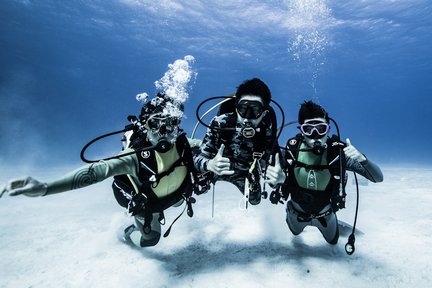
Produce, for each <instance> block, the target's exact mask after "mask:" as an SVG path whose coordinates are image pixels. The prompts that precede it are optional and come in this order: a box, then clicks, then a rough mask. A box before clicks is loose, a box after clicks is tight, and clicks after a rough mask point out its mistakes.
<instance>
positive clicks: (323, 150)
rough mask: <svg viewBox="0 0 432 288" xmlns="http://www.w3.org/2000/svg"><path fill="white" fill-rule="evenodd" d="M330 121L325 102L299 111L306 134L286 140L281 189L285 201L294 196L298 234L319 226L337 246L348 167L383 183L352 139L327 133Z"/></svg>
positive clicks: (290, 219)
mask: <svg viewBox="0 0 432 288" xmlns="http://www.w3.org/2000/svg"><path fill="white" fill-rule="evenodd" d="M329 119H330V118H329V116H328V114H327V112H326V111H325V110H324V108H323V107H321V106H320V105H318V104H316V103H314V102H312V101H308V102H304V103H303V104H302V105H301V107H300V111H299V115H298V122H299V124H300V126H299V127H298V128H299V129H300V131H301V133H300V134H297V135H296V137H294V138H291V139H289V140H288V142H287V144H286V151H285V153H284V158H285V164H286V172H287V177H286V181H285V183H284V185H282V188H281V192H282V197H283V198H284V199H285V200H288V197H289V200H288V202H287V207H286V213H287V214H286V222H287V224H288V227H289V229H290V230H291V232H292V233H293V234H294V235H298V234H300V233H301V232H302V231H303V229H304V228H305V227H306V226H308V225H310V226H315V227H317V228H318V229H319V231H320V232H321V233H322V235H323V236H324V239H325V240H326V241H327V242H328V243H330V244H336V243H337V241H338V238H339V230H338V222H337V217H336V211H337V210H338V209H340V208H343V207H344V204H345V199H344V197H345V195H343V196H342V198H343V199H342V198H341V197H338V195H340V193H339V192H340V190H341V189H344V188H343V187H342V186H344V185H345V184H346V183H343V181H341V179H342V180H344V179H345V171H346V170H350V171H353V172H356V173H358V174H360V175H362V176H364V177H366V178H367V179H368V180H370V181H372V182H381V181H383V175H382V173H381V170H380V168H379V167H378V166H376V165H375V164H374V163H373V162H372V161H370V160H369V159H367V158H366V156H364V155H363V154H361V153H360V152H359V151H358V150H357V149H356V148H355V147H354V146H352V145H351V143H350V142H349V139H347V144H345V143H343V142H341V141H340V140H339V138H338V137H337V136H336V135H333V136H331V137H329V136H328V132H329V129H330V126H329ZM342 151H343V152H342ZM341 166H342V167H341ZM341 183H343V184H342V185H341ZM343 191H344V190H343ZM272 196H273V197H270V200H272V202H273V203H275V204H276V203H277V202H278V201H279V199H280V197H279V196H277V195H276V196H277V197H274V196H275V195H272Z"/></svg>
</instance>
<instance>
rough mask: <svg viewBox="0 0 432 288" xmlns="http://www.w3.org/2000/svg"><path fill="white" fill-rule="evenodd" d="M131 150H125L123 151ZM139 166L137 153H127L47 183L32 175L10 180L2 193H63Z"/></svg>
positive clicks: (133, 169) (130, 171)
mask: <svg viewBox="0 0 432 288" xmlns="http://www.w3.org/2000/svg"><path fill="white" fill-rule="evenodd" d="M130 151H131V150H125V151H123V153H127V152H130ZM137 167H138V160H137V157H136V154H132V155H127V156H124V157H120V158H118V159H111V160H107V161H99V162H96V163H93V164H89V165H85V166H83V167H81V168H78V169H76V170H74V171H72V172H69V173H67V174H66V175H64V176H63V177H60V178H58V179H55V180H53V181H50V182H47V183H45V182H40V181H38V180H36V179H34V178H32V177H25V178H22V179H17V180H12V181H9V183H8V185H7V186H6V187H5V188H4V190H3V191H2V192H1V195H3V194H5V193H8V194H9V195H10V196H17V195H21V194H24V195H26V196H30V197H36V196H45V195H51V194H56V193H61V192H65V191H70V190H75V189H79V188H82V187H86V186H89V185H92V184H95V183H98V182H101V181H103V180H105V179H106V178H109V177H111V176H115V175H121V174H135V173H136V171H137Z"/></svg>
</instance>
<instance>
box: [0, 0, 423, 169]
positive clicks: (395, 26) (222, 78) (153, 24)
mask: <svg viewBox="0 0 432 288" xmlns="http://www.w3.org/2000/svg"><path fill="white" fill-rule="evenodd" d="M431 13H432V3H431V2H430V1H426V0H424V1H422V0H413V1H395V0H384V1H372V0H369V1H358V0H352V1H324V0H316V1H312V0H291V1H288V0H285V1H283V0H274V1H253V0H241V1H150V0H138V1H132V0H107V1H102V0H88V1H54V0H44V1H31V0H3V1H1V3H0V135H1V137H0V147H1V153H0V161H1V164H2V165H7V166H9V167H11V166H10V165H14V167H23V166H35V167H45V166H47V167H49V166H61V165H66V164H67V165H69V164H70V165H72V166H73V165H75V166H76V165H81V160H80V159H79V152H80V150H81V148H82V147H83V146H84V145H85V144H86V143H87V142H88V141H90V140H91V139H93V138H95V137H96V136H99V135H101V134H103V133H107V132H111V131H115V130H120V129H122V128H123V127H124V126H125V125H126V124H128V123H127V119H126V117H127V116H128V115H130V114H134V115H137V114H138V113H139V110H140V105H141V104H140V103H139V102H137V100H136V99H135V96H136V95H137V94H139V93H143V92H146V93H148V94H149V95H150V96H153V95H154V94H155V93H157V89H156V87H155V81H157V80H158V79H160V78H161V77H162V76H163V75H164V73H165V72H166V71H167V70H168V65H169V64H170V63H173V62H174V61H175V60H177V59H183V58H184V57H185V56H187V55H191V56H193V58H194V59H195V60H194V61H193V71H194V73H195V78H194V79H193V81H191V82H190V83H189V84H190V85H189V86H188V93H189V98H188V100H187V102H186V109H185V116H186V118H185V119H184V121H183V128H184V130H185V131H186V132H187V133H188V135H190V134H191V132H192V129H193V126H194V125H195V123H196V116H195V109H196V107H197V106H198V104H199V103H200V102H201V101H202V100H205V99H207V98H209V97H212V96H219V95H228V94H230V93H233V92H234V91H235V89H236V87H237V86H238V85H239V84H240V83H241V82H242V81H244V80H246V79H250V78H252V77H258V78H261V79H262V80H263V81H265V82H266V83H267V84H268V86H269V87H270V89H271V91H272V94H273V99H274V100H276V101H277V102H278V103H280V105H282V107H283V109H284V112H285V117H286V122H288V121H292V120H296V119H297V111H298V108H299V105H300V103H301V102H303V101H304V100H309V99H312V100H314V101H317V102H318V103H320V104H321V105H323V106H324V107H325V108H326V109H327V111H328V112H329V114H330V117H332V118H334V119H335V120H336V121H337V123H338V124H339V128H340V131H341V136H342V139H345V138H347V137H348V138H350V139H351V142H352V144H353V145H354V146H355V147H357V148H358V149H359V150H360V151H361V152H363V153H364V154H366V155H367V156H368V157H370V158H371V159H373V160H374V162H376V163H377V164H379V165H388V166H398V165H404V166H406V165H409V166H429V165H430V162H431V160H432V152H431V149H430V146H429V145H430V144H431V143H432V133H431V131H432V130H431V128H430V126H429V124H430V122H431V120H432V117H431V112H432V107H431V103H432V100H431V92H432V61H431V60H432V49H431V48H432V47H431V46H432V18H431V17H430V15H431ZM213 104H214V103H213ZM276 111H277V110H276ZM278 118H279V121H281V118H280V114H278ZM205 121H210V118H205ZM295 126H296V125H290V126H288V127H287V128H286V129H285V130H284V132H283V133H282V136H281V137H280V139H279V142H280V145H284V144H285V142H286V139H287V138H288V137H290V136H292V135H294V134H295V133H297V130H296V127H295ZM204 131H205V130H204V128H202V127H201V128H200V129H198V131H197V134H196V137H197V138H200V137H201V138H202V137H203V135H204ZM331 131H332V132H333V133H336V129H335V127H332V130H331ZM120 137H121V136H119V137H113V138H112V139H108V140H106V141H103V143H98V145H99V146H98V147H99V148H96V149H94V151H97V152H94V153H95V154H93V155H94V157H97V156H101V155H102V156H110V155H112V154H116V153H117V152H118V150H119V149H120V146H121V145H120V142H119V138H120ZM97 153H100V154H101V155H97Z"/></svg>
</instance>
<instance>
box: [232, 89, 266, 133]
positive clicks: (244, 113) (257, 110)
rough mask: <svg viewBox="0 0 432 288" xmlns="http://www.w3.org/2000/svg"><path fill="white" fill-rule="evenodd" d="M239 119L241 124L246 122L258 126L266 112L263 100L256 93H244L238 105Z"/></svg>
mask: <svg viewBox="0 0 432 288" xmlns="http://www.w3.org/2000/svg"><path fill="white" fill-rule="evenodd" d="M236 111H237V119H238V121H239V122H240V123H241V124H245V123H246V122H249V123H251V124H252V125H253V126H257V125H258V124H259V123H260V122H261V120H262V119H263V117H264V116H265V114H266V110H265V109H264V105H263V101H262V99H261V98H260V97H259V96H256V95H243V96H241V98H240V100H239V101H238V103H237V105H236Z"/></svg>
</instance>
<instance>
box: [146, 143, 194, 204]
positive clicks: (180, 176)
mask: <svg viewBox="0 0 432 288" xmlns="http://www.w3.org/2000/svg"><path fill="white" fill-rule="evenodd" d="M155 158H156V165H157V173H158V174H159V173H162V172H165V171H167V170H168V169H169V168H170V167H171V166H172V164H174V162H176V161H177V160H178V159H179V158H180V155H179V153H178V151H177V147H176V146H175V145H174V148H173V149H170V150H169V151H168V152H165V153H159V152H157V151H155ZM182 165H183V166H177V167H176V168H175V169H174V171H172V172H171V173H170V174H169V175H166V176H165V177H162V178H161V179H160V180H159V183H158V185H157V186H156V187H153V185H152V190H153V192H154V193H155V194H156V196H158V197H159V198H161V197H164V196H167V195H169V194H171V193H173V192H175V191H177V189H178V188H179V187H180V186H181V184H182V183H183V181H184V179H185V177H186V174H187V167H186V166H184V164H182Z"/></svg>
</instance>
